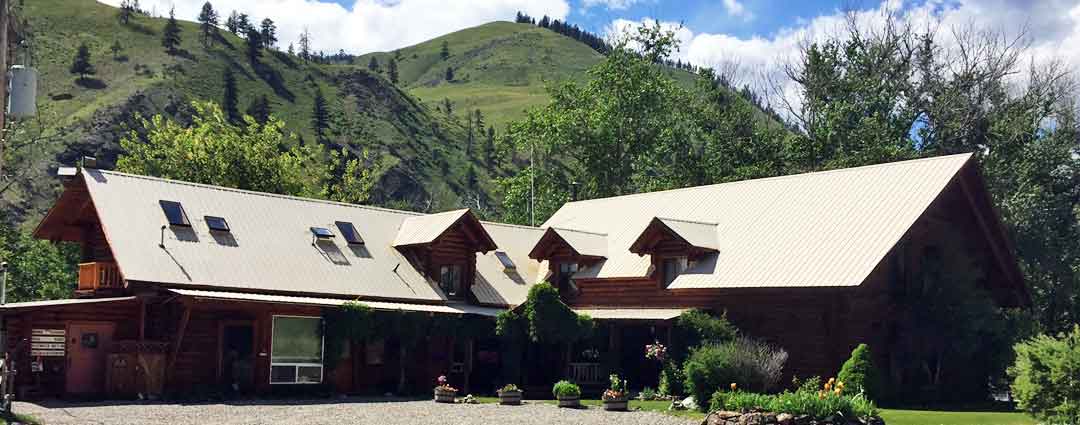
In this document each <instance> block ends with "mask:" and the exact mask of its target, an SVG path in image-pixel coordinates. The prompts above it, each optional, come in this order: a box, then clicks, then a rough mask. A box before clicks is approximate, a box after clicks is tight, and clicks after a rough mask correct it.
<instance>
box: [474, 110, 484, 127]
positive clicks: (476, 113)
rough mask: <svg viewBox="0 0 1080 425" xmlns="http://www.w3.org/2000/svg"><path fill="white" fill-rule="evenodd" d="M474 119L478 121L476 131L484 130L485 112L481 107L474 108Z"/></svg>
mask: <svg viewBox="0 0 1080 425" xmlns="http://www.w3.org/2000/svg"><path fill="white" fill-rule="evenodd" d="M473 120H475V121H476V131H478V132H479V131H483V130H484V113H483V112H480V110H479V109H474V110H473Z"/></svg>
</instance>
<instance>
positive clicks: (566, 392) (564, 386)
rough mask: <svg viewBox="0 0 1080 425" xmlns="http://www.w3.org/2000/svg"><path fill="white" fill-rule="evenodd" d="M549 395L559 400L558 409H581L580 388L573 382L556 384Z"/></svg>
mask: <svg viewBox="0 0 1080 425" xmlns="http://www.w3.org/2000/svg"><path fill="white" fill-rule="evenodd" d="M551 393H552V394H553V395H554V396H555V398H556V399H558V400H559V407H581V387H579V386H578V385H577V384H575V383H573V382H570V381H567V380H562V381H559V382H556V383H555V386H554V387H552V388H551Z"/></svg>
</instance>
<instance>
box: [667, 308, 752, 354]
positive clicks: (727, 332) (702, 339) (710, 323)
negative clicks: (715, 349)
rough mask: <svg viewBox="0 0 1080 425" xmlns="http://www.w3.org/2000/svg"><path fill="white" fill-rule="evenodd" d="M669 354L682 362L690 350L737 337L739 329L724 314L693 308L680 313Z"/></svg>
mask: <svg viewBox="0 0 1080 425" xmlns="http://www.w3.org/2000/svg"><path fill="white" fill-rule="evenodd" d="M672 331H673V332H674V335H673V338H672V343H671V346H670V347H668V349H669V352H668V354H669V355H670V356H671V357H672V358H674V359H675V361H679V362H681V361H682V360H684V359H685V358H686V356H687V354H688V352H689V350H691V349H693V348H696V347H698V346H701V345H708V344H721V343H725V342H728V341H731V340H733V339H735V337H736V336H737V335H738V330H737V329H735V326H733V325H732V324H731V323H730V322H728V321H727V318H726V317H724V316H720V317H714V316H713V315H711V314H709V313H706V312H705V311H703V310H698V309H693V310H688V311H686V312H684V313H683V314H681V315H679V318H678V320H676V322H675V327H674V328H673V330H672Z"/></svg>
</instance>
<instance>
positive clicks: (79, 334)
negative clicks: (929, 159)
mask: <svg viewBox="0 0 1080 425" xmlns="http://www.w3.org/2000/svg"><path fill="white" fill-rule="evenodd" d="M115 329H116V324H115V323H100V322H99V323H71V324H69V325H68V328H67V338H68V341H67V385H66V389H67V393H68V394H72V395H92V394H102V393H104V392H105V373H106V367H105V366H106V364H105V363H106V360H107V359H108V352H107V351H106V350H107V349H108V347H109V345H110V343H112V337H113V330H115Z"/></svg>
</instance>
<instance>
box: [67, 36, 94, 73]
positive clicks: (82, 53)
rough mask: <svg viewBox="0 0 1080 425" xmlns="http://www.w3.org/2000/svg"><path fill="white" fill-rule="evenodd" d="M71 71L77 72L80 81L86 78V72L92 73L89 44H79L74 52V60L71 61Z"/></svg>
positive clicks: (92, 66)
mask: <svg viewBox="0 0 1080 425" xmlns="http://www.w3.org/2000/svg"><path fill="white" fill-rule="evenodd" d="M71 73H72V74H78V76H79V80H80V81H81V80H83V79H86V76H87V75H88V74H93V73H94V65H93V64H91V63H90V46H87V45H86V43H82V44H80V45H79V49H78V50H77V51H76V52H75V60H74V61H72V62H71Z"/></svg>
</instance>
